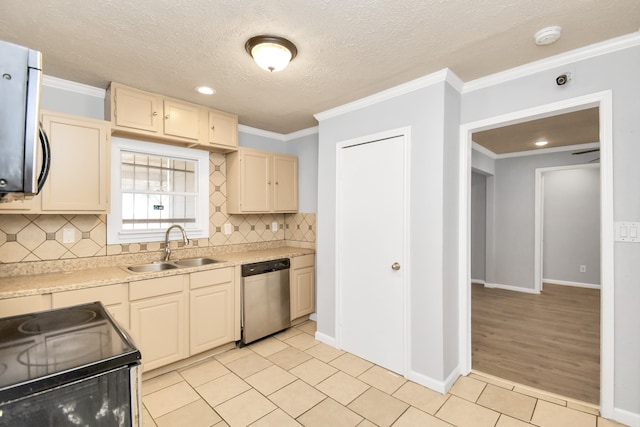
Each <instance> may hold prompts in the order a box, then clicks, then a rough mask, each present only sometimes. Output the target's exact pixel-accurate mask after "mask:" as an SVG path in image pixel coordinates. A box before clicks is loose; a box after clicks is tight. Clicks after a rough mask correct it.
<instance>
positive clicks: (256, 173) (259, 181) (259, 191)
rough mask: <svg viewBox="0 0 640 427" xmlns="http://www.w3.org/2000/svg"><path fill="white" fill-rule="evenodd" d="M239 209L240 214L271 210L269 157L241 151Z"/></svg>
mask: <svg viewBox="0 0 640 427" xmlns="http://www.w3.org/2000/svg"><path fill="white" fill-rule="evenodd" d="M240 156H241V157H240V209H241V210H242V212H269V211H270V210H271V155H270V154H269V153H266V152H263V151H256V150H243V151H242V153H241V155H240Z"/></svg>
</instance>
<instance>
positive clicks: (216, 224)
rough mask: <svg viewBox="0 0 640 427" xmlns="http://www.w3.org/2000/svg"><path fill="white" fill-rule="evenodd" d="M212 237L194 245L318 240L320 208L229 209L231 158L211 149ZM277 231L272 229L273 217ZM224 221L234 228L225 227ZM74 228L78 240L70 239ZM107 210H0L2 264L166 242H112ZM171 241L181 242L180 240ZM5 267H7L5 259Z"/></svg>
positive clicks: (151, 247) (153, 247)
mask: <svg viewBox="0 0 640 427" xmlns="http://www.w3.org/2000/svg"><path fill="white" fill-rule="evenodd" d="M209 187H210V189H209V238H208V239H198V240H195V241H193V242H192V245H193V246H194V247H198V248H206V247H209V246H215V247H219V246H225V245H236V244H246V243H260V242H274V241H282V240H287V241H295V242H302V243H303V244H315V241H316V218H315V213H296V214H263V215H229V214H227V210H226V200H227V197H226V192H227V191H226V161H225V156H224V154H219V153H210V155H209ZM272 222H277V223H278V231H276V232H273V231H271V223H272ZM225 223H230V224H231V225H232V233H231V234H230V235H225V234H224V233H223V232H222V229H223V226H224V224H225ZM65 233H66V234H67V237H70V236H69V235H70V234H72V235H73V238H72V239H69V240H72V241H73V243H65V240H66V239H65V238H64V237H65V236H64V234H65ZM106 236H107V224H106V215H74V214H66V215H28V214H1V215H0V264H9V263H17V262H29V261H35V262H37V261H53V260H71V259H78V258H88V257H99V256H110V255H122V254H133V253H143V252H154V251H160V250H161V249H162V248H163V247H164V243H161V242H149V243H133V244H121V245H107V243H106ZM171 244H172V245H174V244H175V245H177V246H181V244H182V243H181V242H180V245H179V244H178V242H176V241H172V242H171ZM5 267H7V266H6V265H5Z"/></svg>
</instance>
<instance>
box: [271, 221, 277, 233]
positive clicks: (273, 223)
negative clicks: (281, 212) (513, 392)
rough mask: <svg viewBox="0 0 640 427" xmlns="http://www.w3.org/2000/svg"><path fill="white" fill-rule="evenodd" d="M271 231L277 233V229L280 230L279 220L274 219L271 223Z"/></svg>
mask: <svg viewBox="0 0 640 427" xmlns="http://www.w3.org/2000/svg"><path fill="white" fill-rule="evenodd" d="M271 231H273V232H274V233H275V232H276V231H278V222H277V221H273V222H272V223H271Z"/></svg>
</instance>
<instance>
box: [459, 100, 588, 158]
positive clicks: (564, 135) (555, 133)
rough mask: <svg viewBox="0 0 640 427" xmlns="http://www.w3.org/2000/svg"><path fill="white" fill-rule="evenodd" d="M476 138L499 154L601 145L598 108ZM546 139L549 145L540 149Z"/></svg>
mask: <svg viewBox="0 0 640 427" xmlns="http://www.w3.org/2000/svg"><path fill="white" fill-rule="evenodd" d="M472 139H473V142H475V143H476V144H479V145H482V146H483V147H485V148H487V149H489V150H491V151H492V152H494V153H495V154H506V153H514V152H519V151H530V150H536V149H548V148H557V147H563V146H568V145H578V144H590V143H594V142H600V118H599V117H598V108H589V109H586V110H581V111H574V112H572V113H565V114H559V115H557V116H553V117H547V118H543V119H537V120H529V121H527V122H524V123H518V124H515V125H510V126H504V127H500V128H497V129H490V130H485V131H482V132H476V133H474V134H473V138H472ZM542 140H545V141H548V142H549V143H548V144H547V145H545V146H543V147H537V146H536V145H535V143H536V141H542Z"/></svg>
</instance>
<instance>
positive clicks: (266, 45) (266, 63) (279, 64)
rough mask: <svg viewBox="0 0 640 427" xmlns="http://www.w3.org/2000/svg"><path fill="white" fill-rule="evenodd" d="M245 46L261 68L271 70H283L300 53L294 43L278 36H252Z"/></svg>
mask: <svg viewBox="0 0 640 427" xmlns="http://www.w3.org/2000/svg"><path fill="white" fill-rule="evenodd" d="M244 48H245V49H246V50H247V53H249V55H251V57H252V58H253V60H254V61H256V64H258V66H259V67H260V68H262V69H265V70H267V71H270V72H274V71H280V70H282V69H283V68H285V67H286V66H287V65H288V64H289V62H290V61H291V60H293V58H295V57H296V55H297V54H298V49H297V48H296V46H295V45H294V44H293V43H291V42H290V41H289V40H287V39H285V38H282V37H278V36H255V37H251V38H250V39H249V40H247V42H246V43H245V45H244Z"/></svg>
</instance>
